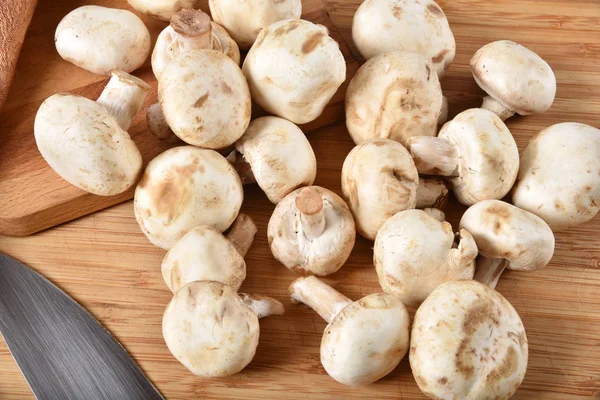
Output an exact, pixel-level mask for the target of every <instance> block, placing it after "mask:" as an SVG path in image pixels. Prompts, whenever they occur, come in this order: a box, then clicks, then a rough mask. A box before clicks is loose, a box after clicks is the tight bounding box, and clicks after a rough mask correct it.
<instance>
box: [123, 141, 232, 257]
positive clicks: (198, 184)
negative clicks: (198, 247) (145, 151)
mask: <svg viewBox="0 0 600 400" xmlns="http://www.w3.org/2000/svg"><path fill="white" fill-rule="evenodd" d="M243 198H244V191H243V188H242V182H241V180H240V177H239V176H238V174H237V172H235V170H234V169H233V167H232V166H231V164H229V163H228V162H227V160H226V159H225V158H224V157H223V156H221V155H220V154H219V153H217V152H215V151H213V150H206V149H199V148H196V147H192V146H181V147H175V148H173V149H170V150H167V151H165V152H164V153H162V154H161V155H159V156H158V157H156V158H155V159H153V160H152V161H150V163H149V164H148V166H147V167H146V171H145V172H144V174H143V176H142V179H141V180H140V182H139V184H138V186H137V188H136V190H135V199H134V211H135V217H136V219H137V221H138V224H139V225H140V228H141V229H142V231H143V232H144V234H145V235H146V236H147V237H148V239H149V240H150V241H151V242H152V243H153V244H154V245H156V246H158V247H161V248H163V249H166V250H168V249H170V248H171V247H172V246H173V245H174V244H175V243H176V242H177V241H178V240H179V239H180V238H181V237H182V236H183V235H185V234H186V233H187V232H188V231H189V230H190V229H192V228H194V227H196V226H198V225H207V226H210V227H213V228H215V229H216V230H218V231H220V232H223V231H225V230H226V229H227V228H229V226H230V225H231V223H232V222H233V221H234V220H235V218H236V217H237V215H238V213H239V211H240V207H241V205H242V200H243Z"/></svg>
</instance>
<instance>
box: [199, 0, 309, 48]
mask: <svg viewBox="0 0 600 400" xmlns="http://www.w3.org/2000/svg"><path fill="white" fill-rule="evenodd" d="M208 5H209V7H210V13H211V14H212V16H213V18H214V20H215V21H216V22H217V23H219V24H221V25H223V26H224V27H225V29H227V31H229V33H230V34H231V36H232V37H233V38H234V39H235V41H236V42H237V43H238V45H239V46H240V47H241V48H242V49H246V50H247V49H249V48H250V47H251V46H252V44H254V41H255V40H256V37H257V36H258V34H259V33H260V31H261V30H262V29H263V28H266V27H268V26H269V25H271V24H272V23H274V22H277V21H282V20H286V19H298V18H300V15H302V1H301V0H266V1H247V0H210V1H209V2H208Z"/></svg>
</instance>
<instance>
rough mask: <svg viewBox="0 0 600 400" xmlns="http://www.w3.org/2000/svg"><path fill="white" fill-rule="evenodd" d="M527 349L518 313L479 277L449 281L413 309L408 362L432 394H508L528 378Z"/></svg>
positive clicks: (476, 396)
mask: <svg viewBox="0 0 600 400" xmlns="http://www.w3.org/2000/svg"><path fill="white" fill-rule="evenodd" d="M528 354H529V352H528V345H527V336H526V334H525V328H524V327H523V323H522V322H521V318H520V317H519V314H517V312H516V311H515V309H514V308H513V306H512V305H511V304H510V303H509V302H508V301H507V300H506V299H505V298H504V297H502V295H501V294H500V293H498V292H496V291H495V290H493V289H491V288H489V287H487V286H486V285H483V284H481V283H479V282H475V281H453V282H448V283H445V284H443V285H441V286H439V287H438V288H437V289H435V290H434V291H433V292H432V293H431V295H430V296H429V297H428V298H427V299H426V300H425V301H424V302H423V304H422V305H421V307H419V309H418V310H417V313H416V314H415V319H414V322H413V327H412V333H411V343H410V353H409V356H410V367H411V369H412V372H413V375H414V377H415V380H416V381H417V384H418V385H419V388H420V389H421V390H422V391H423V392H424V393H425V394H426V395H428V396H429V397H431V398H435V399H438V398H452V399H508V398H509V397H511V396H512V395H513V394H514V393H515V392H516V391H517V389H518V388H519V386H520V385H521V382H522V381H523V378H524V377H525V372H526V370H527V359H528Z"/></svg>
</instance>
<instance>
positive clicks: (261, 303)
mask: <svg viewBox="0 0 600 400" xmlns="http://www.w3.org/2000/svg"><path fill="white" fill-rule="evenodd" d="M239 296H240V299H241V300H242V301H243V302H244V304H245V305H246V306H247V307H248V308H250V309H251V310H252V311H254V314H256V316H257V317H258V318H264V317H268V316H269V315H283V314H285V308H284V307H283V304H281V302H280V301H277V300H275V299H272V298H271V297H267V296H260V295H257V294H248V293H240V294H239Z"/></svg>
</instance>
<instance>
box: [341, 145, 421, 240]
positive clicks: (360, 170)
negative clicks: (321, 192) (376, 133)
mask: <svg viewBox="0 0 600 400" xmlns="http://www.w3.org/2000/svg"><path fill="white" fill-rule="evenodd" d="M418 185H419V174H418V172H417V169H416V167H415V163H414V162H413V159H412V157H411V156H410V153H409V152H408V150H406V149H405V148H404V146H402V145H401V144H400V143H398V142H395V141H393V140H390V139H370V140H367V141H366V142H364V143H363V144H361V145H358V146H356V147H355V148H354V149H352V151H351V152H350V153H349V154H348V156H347V157H346V160H345V161H344V165H343V167H342V192H343V194H344V198H345V199H346V201H347V202H348V205H349V206H350V209H351V210H352V214H353V215H354V218H355V220H356V227H357V230H358V232H359V233H360V234H361V235H362V236H364V237H365V238H367V239H369V240H375V236H376V235H377V231H378V230H379V228H381V225H383V223H384V222H385V221H386V220H387V219H388V218H390V217H391V216H393V215H394V214H396V213H397V212H399V211H402V210H407V209H411V208H415V206H416V204H417V187H418Z"/></svg>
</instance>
